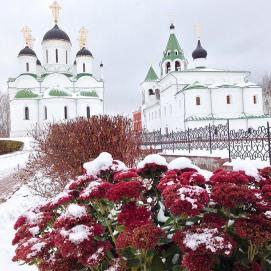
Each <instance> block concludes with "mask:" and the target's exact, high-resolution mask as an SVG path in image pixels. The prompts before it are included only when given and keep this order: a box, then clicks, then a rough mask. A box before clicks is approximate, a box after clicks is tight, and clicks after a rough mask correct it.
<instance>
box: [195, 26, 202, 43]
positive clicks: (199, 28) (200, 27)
mask: <svg viewBox="0 0 271 271" xmlns="http://www.w3.org/2000/svg"><path fill="white" fill-rule="evenodd" d="M195 31H196V36H197V38H198V40H200V39H201V36H202V25H201V24H200V23H197V24H196V25H195Z"/></svg>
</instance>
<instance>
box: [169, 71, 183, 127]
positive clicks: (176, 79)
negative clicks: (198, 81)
mask: <svg viewBox="0 0 271 271" xmlns="http://www.w3.org/2000/svg"><path fill="white" fill-rule="evenodd" d="M168 74H169V75H171V76H172V77H174V79H175V81H176V94H177V93H178V78H177V77H176V76H175V75H173V74H172V73H168ZM181 93H182V94H183V96H184V112H183V113H184V114H183V125H184V130H185V129H186V123H185V113H186V110H185V107H186V106H185V94H184V92H181Z"/></svg>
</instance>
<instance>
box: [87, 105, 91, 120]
mask: <svg viewBox="0 0 271 271" xmlns="http://www.w3.org/2000/svg"><path fill="white" fill-rule="evenodd" d="M87 118H88V119H89V118H90V107H89V106H87Z"/></svg>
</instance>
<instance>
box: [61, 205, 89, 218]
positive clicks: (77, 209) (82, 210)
mask: <svg viewBox="0 0 271 271" xmlns="http://www.w3.org/2000/svg"><path fill="white" fill-rule="evenodd" d="M84 215H87V210H86V207H85V206H80V205H78V204H70V205H69V206H68V207H67V209H66V211H65V213H64V216H66V217H74V218H81V217H82V216H84Z"/></svg>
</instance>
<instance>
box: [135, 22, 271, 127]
mask: <svg viewBox="0 0 271 271" xmlns="http://www.w3.org/2000/svg"><path fill="white" fill-rule="evenodd" d="M170 31H171V33H170V36H169V40H168V43H167V46H166V49H165V51H164V53H163V59H162V61H161V63H160V72H159V75H157V73H156V72H155V70H154V68H153V67H150V69H149V71H148V73H147V76H146V78H145V80H144V81H143V82H142V83H141V85H140V92H141V95H142V104H141V114H142V127H143V129H146V130H148V131H154V130H159V129H161V130H162V132H167V131H169V132H171V131H180V130H186V129H188V128H196V127H204V126H206V125H209V124H211V125H218V124H225V123H226V122H227V120H229V121H230V128H231V129H248V128H256V127H258V126H260V125H266V122H267V121H268V120H270V119H269V116H267V115H264V113H263V98H262V88H261V87H260V86H258V85H256V84H254V83H251V82H249V81H248V78H249V75H250V73H249V72H247V71H232V70H223V69H213V68H210V67H208V65H207V51H206V50H205V49H204V48H203V47H202V45H201V41H200V37H199V38H198V44H197V47H196V49H195V50H194V51H193V53H192V57H193V63H191V65H188V61H187V59H186V57H185V55H184V52H183V50H182V49H181V47H180V44H179V42H178V39H177V37H176V35H175V26H174V25H173V24H171V26H170Z"/></svg>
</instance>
